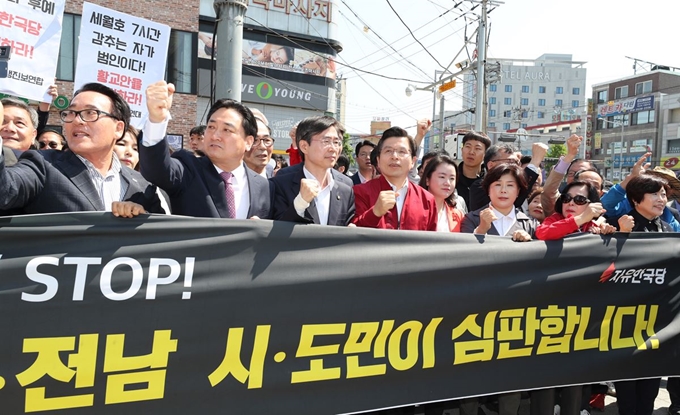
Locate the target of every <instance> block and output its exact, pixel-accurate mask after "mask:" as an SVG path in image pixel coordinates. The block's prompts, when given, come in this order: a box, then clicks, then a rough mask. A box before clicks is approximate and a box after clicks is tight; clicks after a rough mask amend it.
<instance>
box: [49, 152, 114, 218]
mask: <svg viewBox="0 0 680 415" xmlns="http://www.w3.org/2000/svg"><path fill="white" fill-rule="evenodd" d="M62 160H63V162H62V163H59V164H58V166H59V170H61V172H62V173H64V176H66V177H68V178H69V180H71V182H72V183H73V185H74V186H75V187H76V188H77V189H78V190H79V191H80V192H81V193H82V194H83V196H85V198H86V199H87V200H88V201H89V202H90V203H91V204H92V207H93V208H94V210H98V211H103V210H106V209H105V207H104V202H102V200H101V198H100V197H99V192H98V191H97V189H96V188H95V187H94V183H92V178H91V177H90V173H89V172H88V170H87V166H85V165H84V164H83V162H82V161H80V159H79V158H78V157H77V156H76V155H75V154H74V153H70V152H69V155H68V156H67V157H64V158H63V159H62ZM53 165H54V164H53Z"/></svg>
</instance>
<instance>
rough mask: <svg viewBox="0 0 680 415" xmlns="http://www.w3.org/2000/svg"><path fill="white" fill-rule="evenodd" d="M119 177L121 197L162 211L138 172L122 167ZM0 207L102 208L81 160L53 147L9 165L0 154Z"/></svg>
mask: <svg viewBox="0 0 680 415" xmlns="http://www.w3.org/2000/svg"><path fill="white" fill-rule="evenodd" d="M121 177H122V179H123V180H125V181H126V182H127V185H128V186H127V191H126V193H125V196H124V198H123V200H126V201H131V202H135V203H139V204H140V205H142V206H144V208H145V209H146V210H147V211H148V212H151V213H165V212H164V211H163V209H162V208H161V204H160V199H159V198H158V195H157V194H156V187H155V186H152V185H151V184H150V183H149V182H147V181H146V180H144V178H143V177H142V175H141V174H139V173H138V172H136V171H134V170H132V169H130V168H128V167H125V166H122V168H121ZM0 209H2V210H5V212H2V214H4V215H7V214H28V213H51V212H81V211H103V210H106V209H105V207H104V203H103V202H102V200H101V199H100V198H99V193H98V192H97V189H96V188H95V187H94V184H93V183H92V180H91V179H90V175H89V173H88V171H87V167H86V166H85V165H84V164H83V162H82V161H80V159H79V158H78V157H77V156H76V155H75V154H74V153H72V152H70V151H66V152H61V151H54V150H48V151H36V150H29V151H25V152H23V153H22V154H21V157H20V158H19V160H18V162H17V163H16V164H15V165H13V166H12V167H6V166H5V156H4V155H0ZM7 210H11V212H7Z"/></svg>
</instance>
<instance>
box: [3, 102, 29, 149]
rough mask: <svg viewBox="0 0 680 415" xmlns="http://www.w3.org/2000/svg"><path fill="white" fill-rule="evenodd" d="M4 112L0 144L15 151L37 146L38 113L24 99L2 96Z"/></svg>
mask: <svg viewBox="0 0 680 415" xmlns="http://www.w3.org/2000/svg"><path fill="white" fill-rule="evenodd" d="M2 106H3V107H4V109H5V114H4V115H3V117H2V128H0V136H2V144H3V145H4V146H5V147H9V148H11V149H14V150H17V151H26V150H29V149H30V148H37V146H36V142H35V138H36V136H37V135H38V113H37V112H36V111H35V109H33V108H31V107H30V106H29V105H28V104H26V103H25V102H24V101H21V100H19V99H16V98H3V99H2Z"/></svg>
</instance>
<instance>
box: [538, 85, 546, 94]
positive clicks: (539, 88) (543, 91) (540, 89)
mask: <svg viewBox="0 0 680 415" xmlns="http://www.w3.org/2000/svg"><path fill="white" fill-rule="evenodd" d="M538 93H539V94H545V87H544V86H539V87H538Z"/></svg>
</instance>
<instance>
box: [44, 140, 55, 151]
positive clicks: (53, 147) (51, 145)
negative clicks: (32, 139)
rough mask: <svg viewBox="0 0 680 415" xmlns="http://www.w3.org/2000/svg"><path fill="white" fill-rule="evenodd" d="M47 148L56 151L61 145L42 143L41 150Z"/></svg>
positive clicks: (52, 142) (51, 142) (53, 142)
mask: <svg viewBox="0 0 680 415" xmlns="http://www.w3.org/2000/svg"><path fill="white" fill-rule="evenodd" d="M47 147H49V148H51V149H53V150H54V149H56V148H57V147H59V143H57V142H56V141H50V142H49V143H44V142H42V141H41V142H40V149H41V150H43V149H46V148H47Z"/></svg>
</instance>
